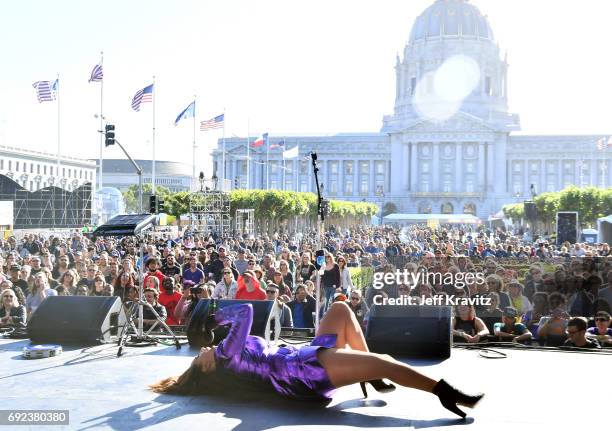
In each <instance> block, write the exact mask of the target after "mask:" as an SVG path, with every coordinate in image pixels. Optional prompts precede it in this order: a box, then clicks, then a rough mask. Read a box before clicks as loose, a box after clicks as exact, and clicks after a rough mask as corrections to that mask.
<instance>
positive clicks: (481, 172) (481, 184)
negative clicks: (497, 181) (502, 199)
mask: <svg viewBox="0 0 612 431" xmlns="http://www.w3.org/2000/svg"><path fill="white" fill-rule="evenodd" d="M485 177H486V172H485V153H484V142H478V189H477V190H478V192H479V193H482V192H484V191H486V190H485Z"/></svg>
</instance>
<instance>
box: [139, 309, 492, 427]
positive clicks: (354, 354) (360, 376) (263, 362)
mask: <svg viewBox="0 0 612 431" xmlns="http://www.w3.org/2000/svg"><path fill="white" fill-rule="evenodd" d="M252 322H253V307H252V306H251V304H236V305H232V306H229V307H225V308H222V309H220V310H217V312H216V314H214V315H210V316H208V318H207V324H206V330H207V331H210V330H212V327H213V326H214V325H215V324H217V325H228V324H229V325H231V328H230V331H229V334H228V336H227V337H226V338H225V339H224V340H223V341H221V342H220V343H219V345H217V346H215V347H204V348H202V350H201V351H200V354H199V355H198V356H197V357H196V358H195V359H194V360H193V362H192V364H191V366H190V367H189V369H188V370H187V371H185V372H184V373H183V374H182V375H181V376H179V377H169V378H167V379H164V380H162V381H160V382H158V383H156V384H154V385H151V389H152V390H153V391H155V392H158V393H170V394H182V395H193V394H214V393H219V392H221V389H222V387H224V386H228V385H233V384H235V383H236V382H237V381H241V382H242V383H247V384H248V386H250V387H252V386H253V385H254V384H256V383H259V384H261V385H263V386H266V387H269V388H270V389H273V390H275V391H277V392H278V393H280V394H282V395H286V396H288V397H291V398H296V399H300V400H317V401H324V402H329V401H330V400H331V397H332V395H333V392H334V391H335V390H336V389H337V388H339V387H342V386H347V385H352V384H354V383H360V384H361V389H362V391H363V393H364V396H366V397H367V392H366V383H369V384H371V385H372V386H373V387H374V388H375V389H376V390H378V391H380V392H389V391H392V390H394V389H395V386H394V385H392V384H387V383H384V382H383V380H382V379H383V378H386V379H389V380H392V381H393V382H395V383H397V384H399V385H401V386H406V387H411V388H415V389H419V390H422V391H425V392H431V393H433V394H435V395H437V396H438V397H439V398H440V402H441V403H442V405H443V406H444V407H446V408H447V409H449V410H450V411H452V412H453V413H455V414H457V415H459V416H461V417H462V418H465V416H466V414H465V413H464V412H463V411H461V410H460V409H459V408H458V407H457V404H459V405H463V406H466V407H474V406H475V405H476V403H478V401H480V399H481V398H482V396H483V395H482V394H480V395H475V396H472V395H466V394H464V393H462V392H461V391H459V390H457V389H455V388H453V387H452V386H450V385H449V384H448V383H447V382H445V381H444V380H440V381H435V380H433V379H430V378H429V377H427V376H425V375H423V374H421V373H419V372H417V371H415V370H414V369H412V368H411V367H409V366H408V365H406V364H404V363H402V362H399V361H396V360H394V359H393V358H392V357H391V356H389V355H380V354H375V353H371V352H369V350H368V346H367V345H366V341H365V338H364V336H363V332H362V331H361V328H360V326H359V323H358V322H357V320H356V319H355V316H354V314H353V312H352V311H351V310H350V308H349V307H348V306H347V305H346V304H345V303H342V302H335V303H333V304H332V306H331V307H330V309H329V311H328V312H327V313H326V315H325V317H324V318H323V320H322V321H321V324H320V325H319V329H318V333H317V337H316V338H315V339H314V340H313V341H312V343H311V344H310V345H308V346H301V347H299V348H296V347H293V346H285V347H277V346H273V347H268V346H267V345H266V343H265V341H264V340H263V339H262V338H261V337H256V336H251V335H249V332H250V330H251V324H252ZM347 346H348V347H349V349H347V348H346V347H347Z"/></svg>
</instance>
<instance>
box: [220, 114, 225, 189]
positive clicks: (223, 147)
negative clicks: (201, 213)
mask: <svg viewBox="0 0 612 431" xmlns="http://www.w3.org/2000/svg"><path fill="white" fill-rule="evenodd" d="M221 142H222V150H223V154H222V155H221V176H222V178H223V181H222V182H221V187H222V190H223V184H224V183H225V175H226V174H225V108H223V138H221Z"/></svg>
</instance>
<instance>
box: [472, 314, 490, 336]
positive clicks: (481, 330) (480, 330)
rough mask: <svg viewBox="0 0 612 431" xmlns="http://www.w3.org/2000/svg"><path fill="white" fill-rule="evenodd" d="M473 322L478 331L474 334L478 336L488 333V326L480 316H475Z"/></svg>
mask: <svg viewBox="0 0 612 431" xmlns="http://www.w3.org/2000/svg"><path fill="white" fill-rule="evenodd" d="M474 323H475V326H476V330H477V331H478V332H477V333H476V335H478V336H480V337H484V336H486V335H489V328H487V325H485V323H484V321H483V320H482V319H481V318H480V317H476V320H475V322H474Z"/></svg>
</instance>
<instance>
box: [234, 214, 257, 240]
mask: <svg viewBox="0 0 612 431" xmlns="http://www.w3.org/2000/svg"><path fill="white" fill-rule="evenodd" d="M234 229H235V230H236V233H237V234H239V235H241V236H242V237H243V238H244V236H245V235H246V236H247V237H249V238H251V237H254V236H255V210H254V209H237V210H236V216H235V217H234Z"/></svg>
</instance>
